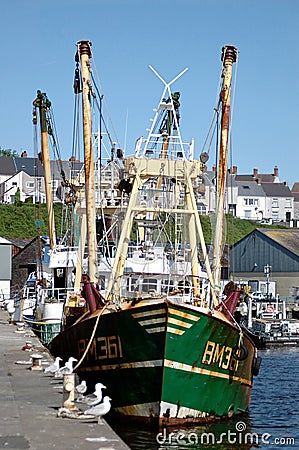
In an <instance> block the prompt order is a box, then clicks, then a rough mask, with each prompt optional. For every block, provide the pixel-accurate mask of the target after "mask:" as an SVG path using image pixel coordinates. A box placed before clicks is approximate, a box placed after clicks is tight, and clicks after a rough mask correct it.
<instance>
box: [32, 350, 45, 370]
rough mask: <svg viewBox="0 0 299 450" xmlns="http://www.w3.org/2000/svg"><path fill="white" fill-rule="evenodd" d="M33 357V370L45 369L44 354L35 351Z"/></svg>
mask: <svg viewBox="0 0 299 450" xmlns="http://www.w3.org/2000/svg"><path fill="white" fill-rule="evenodd" d="M31 358H32V366H31V370H43V368H42V355H39V354H38V353H34V354H33V355H31Z"/></svg>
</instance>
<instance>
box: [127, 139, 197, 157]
mask: <svg viewBox="0 0 299 450" xmlns="http://www.w3.org/2000/svg"><path fill="white" fill-rule="evenodd" d="M163 145H164V144H163V141H161V134H152V135H151V137H150V138H149V139H148V140H147V138H144V137H140V138H139V139H138V140H137V142H136V147H135V156H136V157H137V158H140V157H146V158H151V159H159V158H161V157H163V153H164V152H165V155H166V156H165V157H166V158H167V159H189V160H193V158H194V140H193V139H192V140H191V142H189V143H187V142H181V141H180V136H176V135H173V136H170V137H169V140H168V142H167V151H164V150H162V148H163Z"/></svg>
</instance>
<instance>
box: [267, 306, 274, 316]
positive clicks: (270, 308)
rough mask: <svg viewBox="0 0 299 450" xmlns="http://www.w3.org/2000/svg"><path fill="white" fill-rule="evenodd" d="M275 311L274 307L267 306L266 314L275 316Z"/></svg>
mask: <svg viewBox="0 0 299 450" xmlns="http://www.w3.org/2000/svg"><path fill="white" fill-rule="evenodd" d="M274 311H275V309H274V306H273V305H267V308H266V312H268V313H272V314H273V313H274Z"/></svg>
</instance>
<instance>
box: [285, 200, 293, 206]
mask: <svg viewBox="0 0 299 450" xmlns="http://www.w3.org/2000/svg"><path fill="white" fill-rule="evenodd" d="M285 207H286V208H291V207H292V202H291V199H290V198H286V203H285Z"/></svg>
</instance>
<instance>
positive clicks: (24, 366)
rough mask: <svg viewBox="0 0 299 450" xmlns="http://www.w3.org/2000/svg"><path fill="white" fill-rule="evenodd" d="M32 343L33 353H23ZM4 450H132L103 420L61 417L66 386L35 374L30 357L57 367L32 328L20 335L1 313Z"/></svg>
mask: <svg viewBox="0 0 299 450" xmlns="http://www.w3.org/2000/svg"><path fill="white" fill-rule="evenodd" d="M27 341H30V342H31V344H32V347H33V350H31V351H25V350H22V348H23V347H24V346H25V345H26V342H27ZM0 347H1V351H0V396H1V401H0V418H1V420H0V449H18V450H21V449H32V450H50V449H58V450H70V449H84V450H85V449H87V450H89V449H91V450H93V449H97V450H126V449H129V447H128V446H127V445H126V444H125V443H124V442H123V441H122V440H121V438H120V437H119V436H118V435H117V434H116V433H115V432H114V431H113V430H112V429H111V427H110V426H109V425H108V424H107V422H106V421H105V420H104V418H102V419H101V420H100V423H98V421H97V419H83V418H77V419H72V418H65V417H59V416H58V411H59V409H60V408H61V407H62V406H63V381H62V380H61V379H59V378H54V377H53V376H51V375H49V374H46V373H44V371H43V370H31V366H32V364H31V363H30V362H29V361H30V357H31V355H32V354H35V353H38V354H40V355H42V360H41V362H42V367H46V362H53V361H52V359H51V356H50V355H49V353H48V352H47V350H46V349H45V348H44V347H43V346H42V344H41V343H40V341H39V339H38V338H37V337H36V336H35V335H34V334H33V333H32V331H31V329H30V328H29V327H25V328H24V330H23V331H22V330H20V329H19V327H18V326H16V325H12V324H10V323H9V316H8V313H7V312H6V311H5V310H3V309H0Z"/></svg>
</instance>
